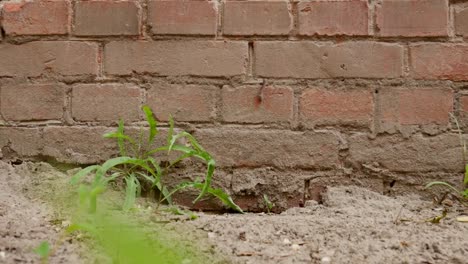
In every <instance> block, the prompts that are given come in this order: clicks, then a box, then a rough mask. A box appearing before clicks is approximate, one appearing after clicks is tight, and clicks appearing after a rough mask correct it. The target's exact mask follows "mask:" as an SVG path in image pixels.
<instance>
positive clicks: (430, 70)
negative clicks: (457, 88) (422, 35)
mask: <svg viewBox="0 0 468 264" xmlns="http://www.w3.org/2000/svg"><path fill="white" fill-rule="evenodd" d="M410 61H411V74H412V76H413V77H414V78H416V79H448V80H457V81H458V80H468V45H464V44H459V45H457V44H435V43H432V44H420V45H413V46H411V47H410Z"/></svg>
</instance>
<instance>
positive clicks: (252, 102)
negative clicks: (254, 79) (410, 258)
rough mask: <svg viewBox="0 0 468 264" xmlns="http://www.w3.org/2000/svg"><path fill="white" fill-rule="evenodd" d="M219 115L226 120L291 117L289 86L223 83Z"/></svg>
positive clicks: (291, 96)
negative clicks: (233, 85)
mask: <svg viewBox="0 0 468 264" xmlns="http://www.w3.org/2000/svg"><path fill="white" fill-rule="evenodd" d="M222 104H223V106H222V117H223V120H224V121H226V122H239V123H269V122H286V121H292V118H293V108H294V94H293V90H292V89H291V88H289V87H272V86H265V87H262V86H251V85H249V86H241V87H231V86H228V85H226V86H224V87H223V91H222Z"/></svg>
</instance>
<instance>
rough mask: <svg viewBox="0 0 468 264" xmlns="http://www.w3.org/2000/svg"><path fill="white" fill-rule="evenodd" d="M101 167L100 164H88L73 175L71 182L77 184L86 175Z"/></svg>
mask: <svg viewBox="0 0 468 264" xmlns="http://www.w3.org/2000/svg"><path fill="white" fill-rule="evenodd" d="M99 168H100V166H99V165H92V166H88V167H86V168H84V169H82V170H80V171H79V172H77V173H76V174H75V175H73V177H72V178H71V179H70V183H71V184H77V183H78V182H79V181H80V180H81V179H82V178H83V177H85V176H86V175H88V174H90V173H91V172H93V171H95V170H98V169H99Z"/></svg>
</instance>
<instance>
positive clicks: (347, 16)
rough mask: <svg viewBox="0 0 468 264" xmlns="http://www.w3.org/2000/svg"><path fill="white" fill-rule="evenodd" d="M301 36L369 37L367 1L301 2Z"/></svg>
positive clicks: (299, 5)
mask: <svg viewBox="0 0 468 264" xmlns="http://www.w3.org/2000/svg"><path fill="white" fill-rule="evenodd" d="M298 9H299V34H301V35H308V36H311V35H315V34H317V35H351V36H356V35H367V34H368V25H367V24H368V12H369V10H368V6H367V1H361V0H358V1H349V0H348V1H313V2H300V3H299V4H298Z"/></svg>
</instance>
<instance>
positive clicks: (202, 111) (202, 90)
mask: <svg viewBox="0 0 468 264" xmlns="http://www.w3.org/2000/svg"><path fill="white" fill-rule="evenodd" d="M217 91H218V88H217V87H215V86H208V85H194V84H189V85H181V84H162V85H154V86H153V87H152V88H151V89H150V90H149V91H148V99H147V104H148V105H149V106H150V107H151V108H152V109H153V111H154V113H155V115H156V117H157V118H158V120H161V121H167V120H168V119H169V115H172V116H173V117H174V119H175V120H177V121H209V120H211V119H212V118H213V117H214V114H215V113H214V110H215V104H216V94H217Z"/></svg>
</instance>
